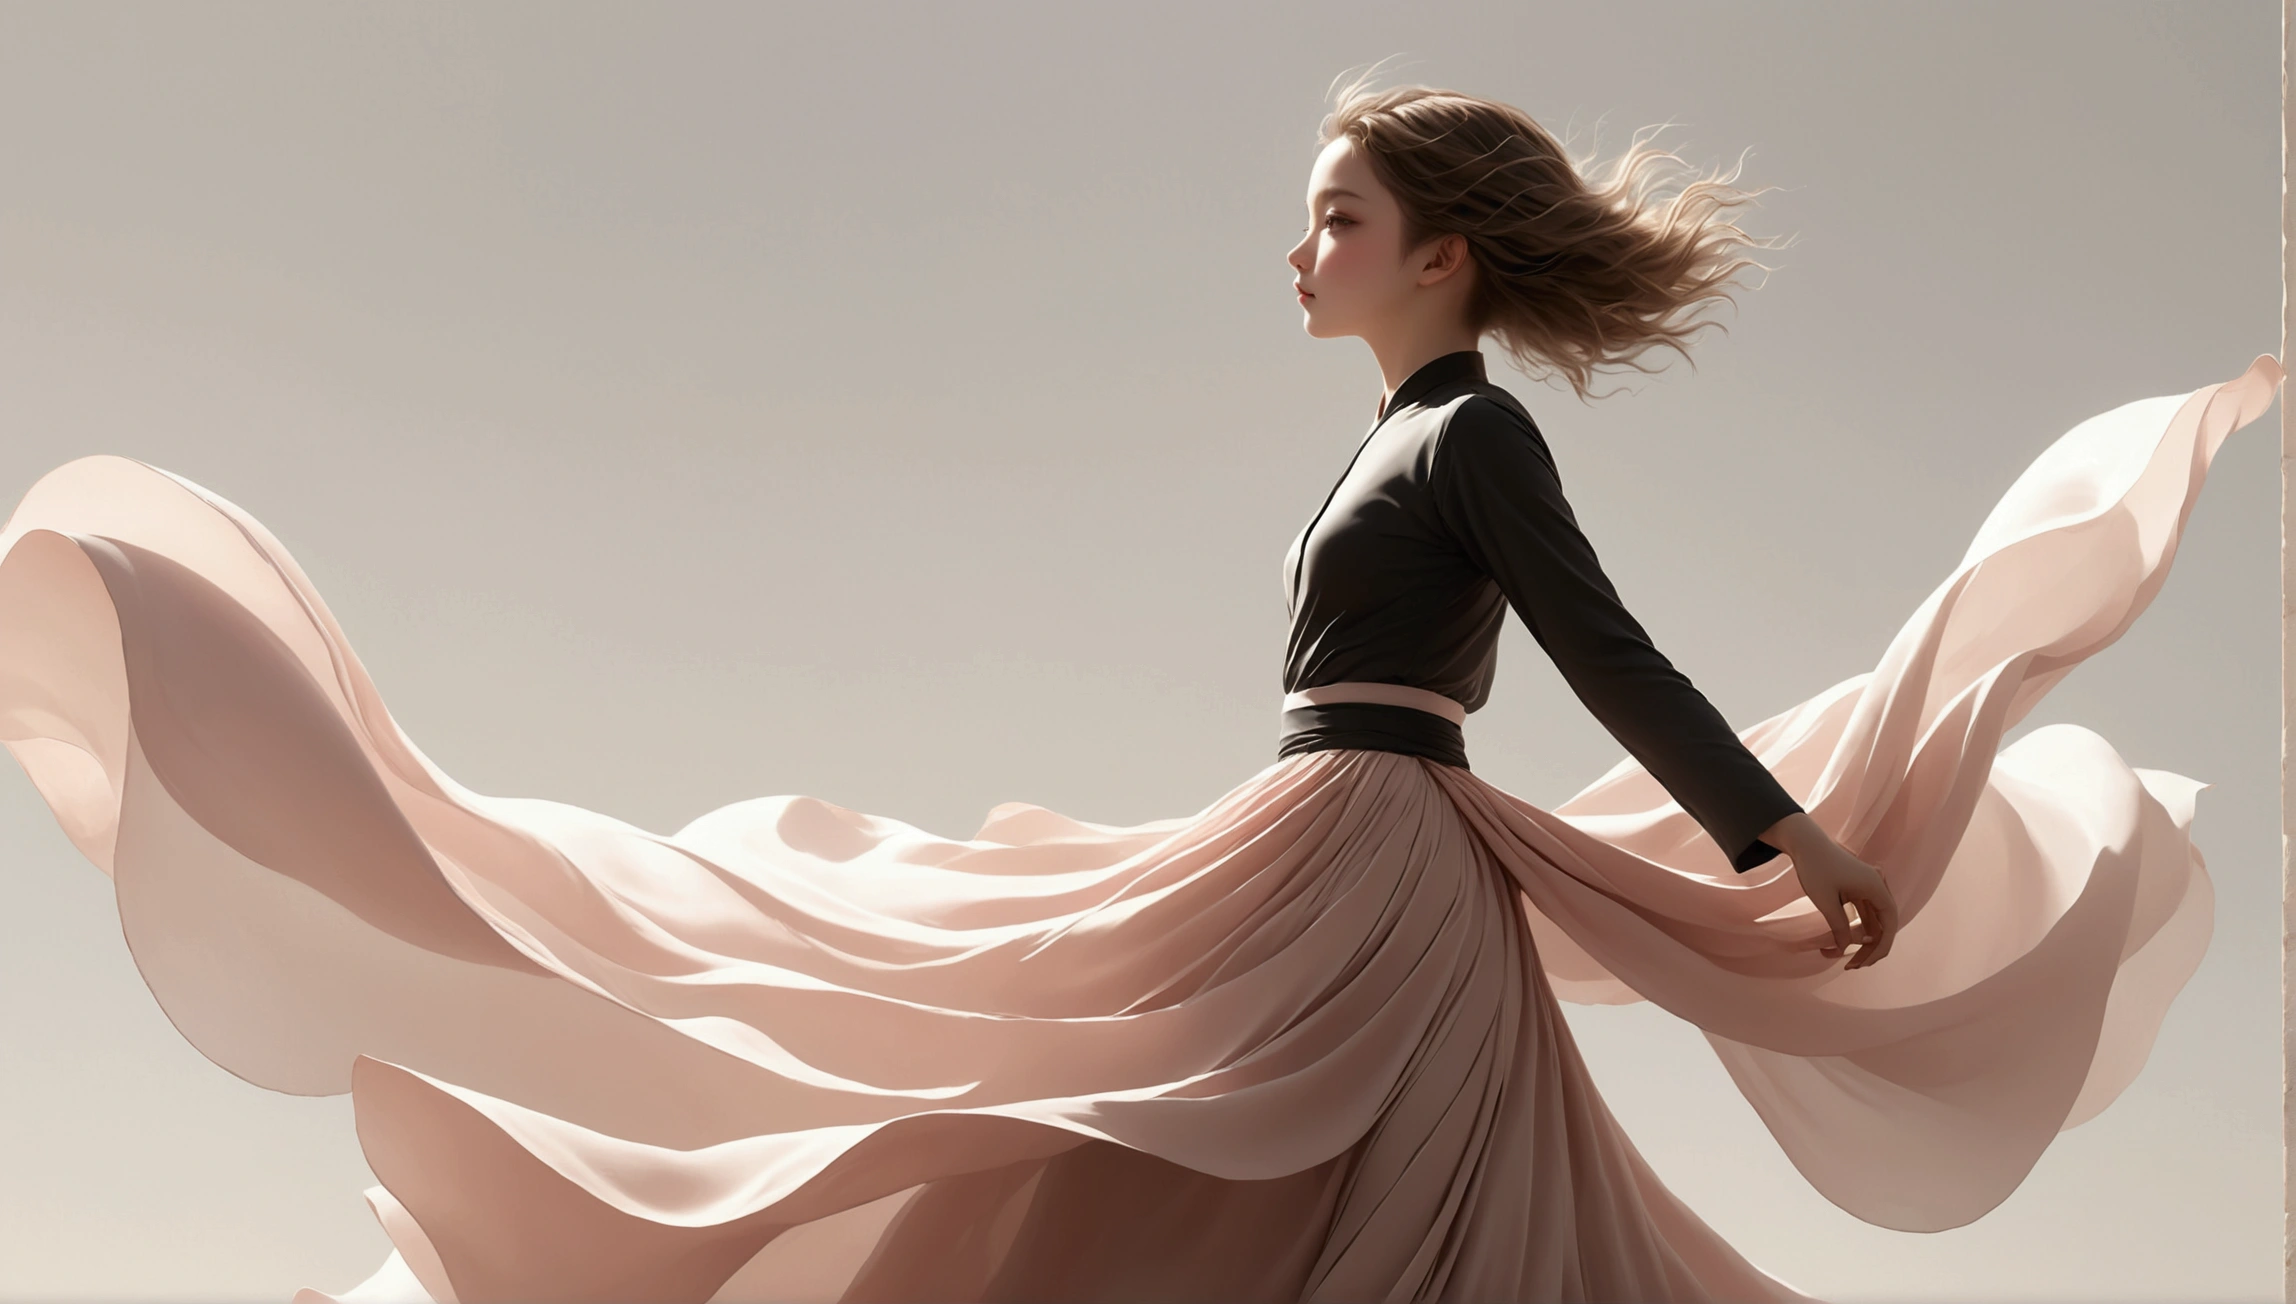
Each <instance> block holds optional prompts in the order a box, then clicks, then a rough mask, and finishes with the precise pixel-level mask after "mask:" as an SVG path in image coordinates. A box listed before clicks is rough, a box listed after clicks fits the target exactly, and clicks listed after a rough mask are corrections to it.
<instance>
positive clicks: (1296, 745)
mask: <svg viewBox="0 0 2296 1304" xmlns="http://www.w3.org/2000/svg"><path fill="white" fill-rule="evenodd" d="M1342 748H1354V749H1359V750H1362V751H1367V752H1401V753H1403V754H1404V755H1406V756H1424V757H1426V758H1427V759H1428V760H1430V761H1438V762H1441V763H1442V764H1444V765H1456V766H1458V767H1459V768H1460V769H1462V770H1464V769H1466V768H1467V735H1466V733H1465V732H1464V731H1462V730H1461V729H1460V728H1459V726H1457V725H1455V724H1453V723H1451V722H1450V721H1449V720H1446V719H1444V718H1443V717H1442V716H1439V715H1436V714H1434V713H1433V712H1431V711H1422V710H1419V709H1418V708H1417V707H1410V706H1387V705H1383V704H1381V703H1378V702H1333V703H1331V704H1330V705H1328V706H1296V707H1293V708H1292V709H1291V710H1289V711H1286V712H1284V733H1283V741H1281V742H1280V743H1278V744H1277V745H1276V757H1277V758H1278V759H1279V760H1280V759H1282V758H1284V757H1289V756H1299V755H1302V754H1304V753H1307V752H1329V751H1337V750H1340V749H1342Z"/></svg>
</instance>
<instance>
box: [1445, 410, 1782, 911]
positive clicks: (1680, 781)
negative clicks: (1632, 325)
mask: <svg viewBox="0 0 2296 1304" xmlns="http://www.w3.org/2000/svg"><path fill="white" fill-rule="evenodd" d="M1429 477H1430V480H1431V487H1432V489H1433V501H1434V504H1435V508H1436V511H1437V512H1438V513H1439V514H1440V515H1441V517H1442V519H1443V523H1444V525H1445V526H1446V527H1447V528H1448V529H1449V531H1450V533H1451V534H1452V536H1453V537H1454V538H1456V539H1457V540H1458V542H1459V545H1460V546H1461V547H1462V548H1464V549H1465V550H1466V553H1467V556H1468V558H1469V560H1470V561H1472V562H1473V563H1474V564H1475V565H1476V566H1478V567H1480V568H1481V569H1482V571H1483V573H1484V574H1486V575H1489V576H1490V577H1491V578H1492V579H1493V580H1494V581H1496V582H1497V583H1498V585H1499V588H1500V591H1501V592H1503V593H1505V594H1506V596H1507V602H1508V604H1509V605H1511V606H1512V607H1513V608H1514V609H1515V613H1516V614H1517V615H1518V616H1520V617H1522V621H1523V624H1525V625H1526V626H1528V627H1529V628H1530V631H1531V635H1532V637H1534V638H1536V639H1537V640H1538V641H1539V646H1540V647H1542V648H1544V649H1546V653H1547V655H1548V656H1549V657H1551V658H1553V659H1554V663H1555V667H1556V668H1557V669H1558V670H1560V671H1561V672H1562V675H1563V678H1564V679H1565V680H1566V681H1567V682H1568V683H1569V684H1570V686H1571V691H1573V692H1575V693H1577V694H1578V698H1579V701H1581V702H1583V703H1585V704H1586V707H1587V709H1588V710H1589V711H1591V712H1593V714H1594V717H1595V718H1596V719H1597V720H1600V721H1601V722H1602V725H1603V727H1604V728H1606V729H1608V730H1609V731H1610V732H1611V736H1612V737H1615V738H1617V739H1618V741H1619V742H1620V743H1622V744H1624V745H1625V747H1626V750H1627V751H1629V752H1631V753H1633V755H1634V759H1636V760H1637V761H1640V762H1641V763H1642V765H1643V768H1645V769H1647V770H1649V771H1650V773H1651V775H1652V776H1653V777H1654V778H1656V779H1657V780H1658V781H1659V783H1661V784H1663V785H1664V786H1665V788H1666V791H1667V793H1668V794H1669V795H1671V796H1672V797H1673V798H1674V799H1675V800H1676V801H1678V802H1680V803H1681V804H1682V808H1683V809H1684V810H1686V811H1688V812H1689V813H1690V816H1691V818H1692V819H1695V820H1697V821H1698V823H1699V825H1700V826H1701V827H1703V828H1704V829H1705V830H1706V832H1707V835H1708V836H1710V837H1712V838H1713V839H1714V841H1715V843H1716V844H1717V845H1719V846H1720V847H1721V848H1722V850H1723V852H1724V854H1726V855H1728V856H1729V857H1730V863H1731V865H1732V866H1733V867H1734V868H1736V869H1737V870H1738V871H1739V872H1740V873H1744V872H1745V871H1746V870H1749V869H1752V868H1753V867H1754V866H1756V865H1759V864H1761V863H1762V862H1764V861H1766V860H1768V859H1770V858H1771V857H1772V856H1775V855H1777V854H1778V849H1777V848H1775V847H1773V846H1771V845H1770V844H1769V843H1767V842H1763V841H1761V839H1760V835H1761V833H1762V831H1763V830H1765V829H1767V828H1769V827H1770V826H1771V825H1772V824H1775V823H1777V822H1778V821H1779V820H1781V819H1783V818H1785V817H1786V816H1787V815H1790V814H1792V813H1794V812H1795V811H1798V810H1800V809H1802V807H1801V805H1800V804H1799V803H1797V802H1796V801H1795V800H1794V799H1793V798H1792V797H1791V796H1789V795H1787V793H1786V790H1785V789H1784V788H1783V787H1781V786H1779V783H1778V781H1777V779H1776V777H1774V776H1773V775H1772V774H1771V773H1770V771H1769V770H1768V769H1767V768H1766V767H1764V766H1763V764H1762V763H1761V761H1759V760H1757V759H1755V756H1754V754H1753V753H1752V752H1750V751H1748V750H1747V749H1746V745H1745V744H1744V743H1742V742H1740V741H1739V740H1738V735H1737V733H1736V732H1735V731H1734V730H1732V729H1731V728H1730V725H1729V722H1728V721H1726V720H1724V719H1723V718H1722V714H1721V712H1719V711H1717V710H1715V709H1714V705H1713V703H1711V702H1709V701H1707V700H1706V696H1705V694H1703V693H1701V692H1699V691H1698V689H1697V688H1696V687H1695V686H1693V685H1692V684H1691V682H1690V680H1689V679H1688V678H1687V677H1686V676H1684V675H1683V673H1682V672H1681V671H1679V670H1677V669H1675V668H1674V665H1673V663H1671V662H1669V661H1668V660H1667V659H1666V658H1665V657H1664V656H1662V655H1661V654H1660V653H1659V651H1658V649H1657V648H1655V647H1653V646H1652V645H1651V642H1650V636H1649V635H1648V634H1647V633H1645V632H1644V631H1643V628H1642V626H1641V624H1640V623H1638V622H1637V621H1636V620H1635V618H1634V617H1633V615H1631V614H1630V613H1628V611H1627V609H1626V607H1625V606H1624V605H1623V604H1621V603H1620V602H1619V599H1618V593H1617V590H1615V589H1614V588H1612V587H1611V583H1610V579H1609V577H1608V576H1606V575H1604V574H1603V570H1602V565H1601V563H1600V562H1599V561H1597V560H1596V558H1595V554H1594V548H1593V546H1592V545H1590V544H1589V543H1588V542H1587V539H1586V535H1585V534H1583V533H1581V532H1580V530H1579V526H1578V518H1577V517H1576V516H1575V515H1573V514H1572V512H1571V508H1570V503H1569V502H1568V501H1566V500H1565V499H1564V497H1563V490H1562V480H1561V477H1560V476H1559V475H1558V474H1557V473H1556V471H1555V464H1554V458H1553V455H1552V454H1551V453H1550V452H1549V451H1548V449H1547V445H1546V440H1545V439H1544V438H1542V437H1541V436H1540V434H1539V432H1538V428H1537V427H1536V426H1535V425H1533V424H1532V423H1531V422H1530V421H1528V420H1527V419H1526V418H1525V417H1524V416H1522V415H1521V414H1519V413H1516V412H1513V411H1510V410H1509V409H1508V408H1507V407H1505V406H1504V405H1502V404H1501V403H1499V402H1498V401H1496V400H1494V399H1491V398H1488V397H1485V396H1482V395H1476V396H1474V397H1471V398H1468V399H1467V400H1465V401H1464V402H1462V403H1461V404H1460V405H1459V406H1458V407H1457V408H1455V409H1453V411H1452V413H1451V415H1450V419H1449V421H1448V422H1447V424H1446V425H1445V427H1444V430H1443V432H1442V434H1441V436H1440V442H1439V443H1438V444H1437V445H1436V449H1435V460H1434V465H1433V466H1432V467H1431V468H1430V470H1429Z"/></svg>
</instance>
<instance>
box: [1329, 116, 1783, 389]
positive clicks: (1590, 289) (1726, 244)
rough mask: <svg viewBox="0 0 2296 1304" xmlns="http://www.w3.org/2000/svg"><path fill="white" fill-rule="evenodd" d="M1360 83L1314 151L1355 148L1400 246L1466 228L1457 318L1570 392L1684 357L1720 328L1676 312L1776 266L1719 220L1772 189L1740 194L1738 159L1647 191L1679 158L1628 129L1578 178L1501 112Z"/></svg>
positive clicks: (1531, 128)
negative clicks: (1387, 195) (1462, 308)
mask: <svg viewBox="0 0 2296 1304" xmlns="http://www.w3.org/2000/svg"><path fill="white" fill-rule="evenodd" d="M1369 80H1370V75H1369V74H1366V75H1365V76H1363V77H1360V78H1357V79H1356V80H1355V81H1353V82H1351V83H1349V84H1348V85H1346V86H1344V87H1342V88H1341V89H1340V90H1339V92H1338V93H1337V95H1336V96H1335V100H1336V107H1334V108H1333V109H1332V111H1331V114H1330V115H1329V116H1328V117H1326V118H1325V119H1324V120H1323V129H1322V132H1321V135H1320V141H1319V145H1328V144H1330V143H1331V142H1332V141H1335V140H1339V139H1342V138H1344V139H1347V140H1352V141H1354V142H1355V144H1356V147H1357V148H1359V149H1361V150H1362V151H1363V152H1364V154H1365V156H1366V157H1367V158H1368V159H1369V161H1370V163H1371V167H1372V170H1373V171H1374V172H1375V173H1376V174H1377V175H1378V177H1379V179H1380V181H1381V182H1382V183H1384V184H1385V185H1386V186H1387V188H1388V189H1389V190H1391V191H1393V192H1394V194H1395V197H1396V199H1397V200H1398V201H1399V202H1400V203H1401V204H1402V207H1403V213H1404V224H1405V241H1406V247H1411V248H1416V247H1417V246H1418V245H1420V244H1422V243H1424V242H1425V241H1427V240H1431V239H1434V238H1436V237H1438V236H1443V235H1450V234H1458V235H1461V236H1464V237H1466V240H1467V248H1468V249H1469V251H1470V252H1471V253H1472V255H1473V257H1474V261H1475V272H1476V276H1475V289H1474V293H1473V296H1472V298H1471V301H1470V304H1469V308H1468V312H1469V315H1470V322H1469V324H1470V325H1472V326H1474V327H1475V328H1476V329H1478V330H1479V331H1483V332H1487V333H1489V334H1490V335H1492V336H1493V337H1495V338H1496V339H1497V340H1498V342H1499V344H1500V346H1501V347H1503V348H1504V349H1506V351H1507V352H1508V353H1509V354H1510V355H1511V356H1512V357H1513V358H1514V359H1515V361H1516V362H1517V363H1518V364H1519V365H1520V366H1522V368H1523V369H1524V370H1525V371H1526V372H1529V373H1530V374H1532V375H1534V376H1535V375H1540V374H1542V373H1545V372H1549V371H1552V372H1557V373H1560V374H1561V375H1562V376H1563V377H1564V378H1565V379H1567V380H1568V381H1569V382H1570V384H1571V388H1572V389H1573V390H1576V391H1577V393H1578V396H1579V398H1580V399H1581V400H1584V399H1586V398H1587V397H1588V392H1587V387H1588V382H1589V380H1590V379H1591V378H1592V376H1593V374H1594V371H1595V369H1596V368H1597V367H1601V366H1608V365H1626V366H1631V367H1632V368H1633V369H1634V370H1636V371H1641V372H1646V373H1647V372H1651V371H1655V370H1656V368H1654V367H1649V366H1645V365H1643V363H1642V362H1641V361H1640V360H1639V359H1640V355H1641V354H1642V353H1643V352H1644V351H1645V350H1648V349H1651V348H1654V347H1665V348H1671V349H1673V350H1674V351H1675V352H1676V353H1679V354H1681V355H1682V356H1683V357H1684V358H1689V356H1690V351H1689V350H1688V349H1686V348H1684V347H1683V341H1684V340H1686V339H1688V338H1689V337H1690V336H1691V335H1692V334H1694V333H1695V332H1696V331H1698V330H1700V329H1702V328H1704V327H1707V326H1720V325H1721V323H1719V322H1715V321H1712V320H1697V321H1691V320H1688V318H1690V317H1691V316H1693V315H1694V314H1695V313H1696V311H1697V309H1698V307H1699V306H1700V305H1701V304H1703V303H1705V302H1707V301H1709V300H1717V299H1718V300H1722V301H1725V302H1729V303H1731V304H1732V305H1733V306H1735V303H1736V301H1735V300H1733V299H1731V297H1730V290H1731V288H1732V283H1733V279H1734V278H1735V277H1736V275H1737V274H1738V272H1739V271H1740V270H1742V269H1744V268H1746V267H1749V266H1751V267H1761V268H1762V269H1763V270H1764V271H1770V270H1773V269H1771V268H1770V267H1769V266H1768V265H1767V264H1764V263H1760V262H1756V261H1755V260H1754V259H1751V258H1746V257H1742V256H1740V254H1739V251H1740V250H1742V249H1749V248H1759V249H1769V248H1774V247H1777V243H1778V242H1775V241H1769V240H1757V239H1755V238H1753V237H1751V236H1749V235H1747V234H1746V232H1745V231H1743V230H1741V229H1740V228H1739V227H1738V226H1737V224H1736V223H1735V222H1734V221H1732V220H1731V218H1732V213H1733V210H1735V209H1737V208H1738V207H1740V206H1741V205H1744V204H1747V203H1751V202H1753V200H1754V199H1755V197H1756V196H1759V195H1762V194H1765V193H1767V192H1768V191H1770V190H1774V189H1777V187H1775V186H1765V187H1763V188H1762V189H1761V190H1756V191H1751V192H1748V191H1741V190H1738V189H1736V188H1735V187H1733V186H1732V185H1731V183H1732V182H1734V181H1735V180H1736V179H1737V176H1738V169H1737V168H1735V167H1734V168H1732V169H1731V170H1730V171H1729V172H1728V173H1727V174H1717V175H1709V176H1705V177H1700V178H1698V179H1696V180H1694V181H1691V182H1690V183H1689V184H1687V185H1685V186H1683V187H1682V188H1681V189H1679V190H1677V191H1675V192H1673V193H1671V194H1666V193H1662V192H1658V191H1656V190H1655V189H1654V181H1655V178H1656V174H1658V173H1659V172H1661V171H1662V170H1663V165H1665V164H1668V163H1672V164H1675V165H1678V166H1680V167H1685V168H1686V167H1687V166H1688V165H1687V164H1684V163H1683V161H1682V159H1680V158H1679V157H1677V156H1676V155H1675V154H1673V153H1672V152H1670V151H1666V150H1661V149H1659V148H1657V147H1656V146H1655V145H1651V144H1649V143H1648V142H1647V140H1646V138H1645V132H1644V131H1638V132H1636V133H1635V135H1634V139H1633V141H1632V143H1631V144H1630V145H1629V147H1628V149H1627V151H1626V153H1625V154H1624V155H1622V156H1620V157H1619V158H1618V159H1616V160H1615V161H1614V162H1613V163H1612V164H1611V165H1610V166H1609V167H1608V168H1607V169H1604V170H1602V172H1601V175H1600V176H1599V178H1598V179H1596V180H1594V181H1592V182H1590V181H1589V180H1587V174H1588V173H1589V172H1592V171H1593V167H1592V160H1587V161H1585V162H1584V163H1580V162H1574V161H1573V160H1572V159H1571V158H1570V157H1569V156H1568V155H1566V154H1565V153H1564V151H1563V147H1562V146H1561V145H1560V144H1559V143H1557V142H1556V140H1555V138H1554V137H1553V136H1552V135H1550V134H1548V132H1547V130H1546V129H1545V128H1544V127H1541V126H1540V125H1539V124H1538V123H1537V122H1535V121H1533V120H1532V118H1531V116H1530V115H1529V114H1527V113H1525V112H1523V111H1522V110H1521V109H1518V108H1515V107H1514V106H1513V105H1509V104H1502V103H1499V102H1498V101H1496V100H1487V99H1482V98H1480V97H1478V96H1473V95H1464V94H1461V93H1460V92H1458V91H1448V90H1436V89H1433V88H1431V87H1426V86H1400V87H1396V88H1394V89H1391V90H1373V89H1371V88H1370V86H1369V84H1368V83H1369ZM1646 130H1650V131H1654V130H1655V129H1646ZM1582 169H1584V170H1583V171H1582ZM1722 330H1723V331H1724V333H1725V334H1726V333H1728V331H1729V327H1727V326H1722ZM1691 366H1692V368H1693V369H1694V370H1695V369H1696V367H1697V363H1696V361H1695V360H1693V361H1692V363H1691Z"/></svg>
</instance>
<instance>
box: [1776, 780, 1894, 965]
mask: <svg viewBox="0 0 2296 1304" xmlns="http://www.w3.org/2000/svg"><path fill="white" fill-rule="evenodd" d="M1762 840H1763V841H1764V842H1767V843H1769V844H1770V845H1771V846H1773V847H1776V848H1777V849H1778V850H1779V851H1782V852H1784V853H1785V854H1786V855H1787V856H1788V857H1789V858H1790V859H1792V861H1793V862H1794V875H1795V877H1796V878H1797V879H1799V880H1800V882H1801V885H1802V893H1803V895H1805V896H1807V897H1809V899H1810V902H1811V904H1813V905H1815V906H1816V907H1817V908H1818V913H1819V914H1821V915H1824V916H1825V918H1826V924H1827V926H1828V927H1830V928H1831V929H1833V933H1834V944H1833V945H1832V946H1828V947H1822V948H1820V949H1819V954H1821V955H1826V956H1838V955H1842V954H1844V953H1845V952H1847V951H1848V950H1849V948H1850V944H1851V943H1853V942H1858V943H1862V945H1860V946H1859V947H1858V952H1857V954H1856V955H1854V956H1852V957H1851V958H1850V962H1849V964H1848V965H1846V966H1844V967H1845V968H1849V969H1858V968H1862V967H1864V966H1866V965H1869V964H1872V963H1873V962H1874V961H1876V960H1879V959H1881V958H1882V957H1883V956H1885V955H1888V954H1889V948H1890V944H1891V943H1893V942H1895V941H1896V940H1897V898H1896V897H1895V896H1893V895H1891V893H1890V890H1889V884H1887V883H1885V882H1883V881H1882V877H1881V871H1880V870H1878V869H1875V868H1874V867H1873V866H1871V865H1869V864H1867V863H1865V862H1864V861H1862V860H1859V859H1858V858H1857V857H1856V856H1853V855H1851V854H1850V853H1849V852H1848V851H1847V850H1845V849H1843V847H1842V845H1841V844H1840V843H1838V842H1836V841H1834V840H1833V838H1832V837H1831V836H1830V835H1828V834H1827V833H1826V831H1825V830H1824V829H1822V828H1820V827H1818V822H1817V821H1816V820H1813V819H1811V818H1810V816H1809V814H1808V813H1807V812H1804V811H1797V812H1796V813H1794V814H1792V815H1788V816H1787V817H1786V818H1784V819H1782V820H1779V821H1778V822H1777V823H1776V824H1773V825H1771V826H1770V829H1769V831H1768V832H1766V833H1764V834H1763V835H1762ZM1851 904H1855V905H1856V906H1857V912H1858V923H1857V928H1856V930H1855V931H1854V932H1853V931H1852V929H1851V927H1850V922H1849V914H1848V911H1847V909H1845V907H1846V906H1848V905H1851Z"/></svg>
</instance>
